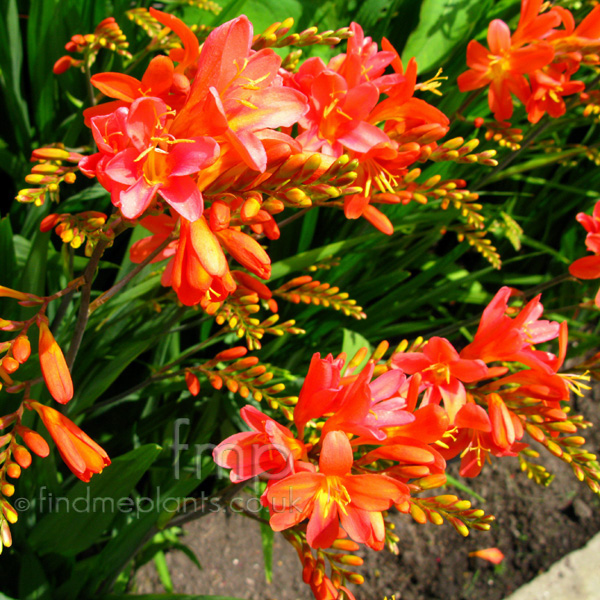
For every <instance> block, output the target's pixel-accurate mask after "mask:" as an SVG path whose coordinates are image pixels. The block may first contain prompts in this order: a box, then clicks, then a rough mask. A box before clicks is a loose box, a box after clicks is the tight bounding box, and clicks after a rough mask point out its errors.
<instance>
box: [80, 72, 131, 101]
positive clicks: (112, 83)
mask: <svg viewBox="0 0 600 600" xmlns="http://www.w3.org/2000/svg"><path fill="white" fill-rule="evenodd" d="M91 82H92V85H93V86H94V87H95V88H97V89H98V90H100V92H102V93H103V94H104V95H105V96H108V97H109V98H116V99H117V100H123V101H125V102H133V101H134V100H135V99H136V98H139V97H140V96H141V95H142V92H141V89H140V88H141V82H140V81H139V79H136V78H135V77H131V76H130V75H125V74H124V73H97V74H96V75H93V76H92V79H91Z"/></svg>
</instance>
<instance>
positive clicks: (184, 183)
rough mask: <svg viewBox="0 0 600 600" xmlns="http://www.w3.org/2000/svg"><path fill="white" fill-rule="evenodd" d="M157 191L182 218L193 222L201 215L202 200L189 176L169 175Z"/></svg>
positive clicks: (202, 208)
mask: <svg viewBox="0 0 600 600" xmlns="http://www.w3.org/2000/svg"><path fill="white" fill-rule="evenodd" d="M158 193H159V194H160V195H161V196H162V197H163V198H164V199H165V200H166V201H167V203H168V204H169V206H171V208H173V210H175V211H176V212H177V213H178V214H180V215H181V216H182V217H183V218H184V219H187V220H188V221H192V222H194V221H196V220H198V219H199V218H200V217H201V216H202V212H203V210H204V200H203V199H202V194H201V193H200V191H199V190H198V187H197V186H196V184H195V183H194V180H193V179H192V178H191V177H169V180H168V183H167V185H163V186H161V187H160V188H159V190H158Z"/></svg>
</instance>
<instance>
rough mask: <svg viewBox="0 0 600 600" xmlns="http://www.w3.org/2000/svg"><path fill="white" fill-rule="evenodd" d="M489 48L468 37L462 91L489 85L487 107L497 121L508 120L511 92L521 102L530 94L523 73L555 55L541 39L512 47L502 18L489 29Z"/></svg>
mask: <svg viewBox="0 0 600 600" xmlns="http://www.w3.org/2000/svg"><path fill="white" fill-rule="evenodd" d="M487 40H488V46H489V50H488V49H487V48H485V47H484V46H482V45H481V44H480V43H479V42H477V41H475V40H471V41H470V42H469V45H468V46H467V65H468V66H469V67H470V68H469V70H468V71H466V72H465V73H462V74H461V75H459V77H458V87H459V88H460V91H461V92H468V91H471V90H476V89H479V88H481V87H484V86H486V85H489V86H490V89H489V92H488V100H489V104H490V109H491V110H492V112H493V113H494V117H495V118H496V120H498V121H504V120H506V119H510V117H511V116H512V112H513V102H512V97H511V94H514V95H515V96H517V98H519V100H521V102H522V103H523V104H525V103H526V102H527V100H528V99H529V96H530V93H531V92H530V89H529V83H528V82H527V80H526V79H525V77H524V75H525V74H527V73H532V72H533V71H535V70H537V69H541V68H542V67H544V66H546V65H548V64H549V63H550V62H551V61H552V59H553V58H554V48H553V47H552V45H551V44H549V43H547V42H544V41H540V42H536V43H534V44H529V45H527V46H521V47H519V46H518V45H517V46H515V44H514V42H513V41H512V40H511V35H510V29H509V27H508V25H507V24H506V23H504V21H501V20H499V19H495V20H493V21H492V22H491V23H490V26H489V29H488V35H487Z"/></svg>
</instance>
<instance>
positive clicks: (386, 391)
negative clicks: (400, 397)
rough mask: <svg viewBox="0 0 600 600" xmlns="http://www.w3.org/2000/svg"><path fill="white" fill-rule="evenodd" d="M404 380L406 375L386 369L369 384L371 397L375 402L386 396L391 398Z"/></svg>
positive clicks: (395, 370)
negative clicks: (385, 371)
mask: <svg viewBox="0 0 600 600" xmlns="http://www.w3.org/2000/svg"><path fill="white" fill-rule="evenodd" d="M405 381H406V375H404V373H402V371H399V370H398V369H394V370H392V371H388V372H387V373H384V374H383V375H380V376H379V377H378V378H377V379H375V380H373V381H372V382H371V383H370V384H369V388H370V389H371V398H372V400H373V401H375V402H380V401H381V400H385V399H386V398H391V397H392V396H393V395H394V394H397V392H398V390H399V389H400V386H401V385H402V384H403V383H404V382H405Z"/></svg>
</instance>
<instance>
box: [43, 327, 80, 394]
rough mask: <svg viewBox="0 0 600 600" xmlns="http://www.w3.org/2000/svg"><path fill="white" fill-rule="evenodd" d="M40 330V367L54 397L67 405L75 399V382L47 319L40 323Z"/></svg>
mask: <svg viewBox="0 0 600 600" xmlns="http://www.w3.org/2000/svg"><path fill="white" fill-rule="evenodd" d="M38 326H39V329H40V342H39V351H40V366H41V368H42V375H43V376H44V381H45V382H46V386H47V387H48V391H49V392H50V394H51V395H52V397H53V398H54V399H55V400H56V401H57V402H60V403H61V404H66V403H67V402H68V401H69V400H70V399H71V398H72V397H73V381H72V380H71V373H70V372H69V367H67V362H66V361H65V357H64V355H63V353H62V350H61V349H60V346H59V345H58V344H57V343H56V340H55V339H54V336H53V335H52V332H51V331H50V328H49V327H48V323H47V321H46V320H45V319H41V320H40V321H39V324H38Z"/></svg>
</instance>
